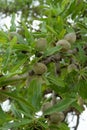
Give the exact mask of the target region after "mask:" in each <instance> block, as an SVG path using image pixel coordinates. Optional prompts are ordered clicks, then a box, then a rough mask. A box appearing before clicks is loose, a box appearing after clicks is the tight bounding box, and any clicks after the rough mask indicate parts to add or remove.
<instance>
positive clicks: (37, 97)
mask: <svg viewBox="0 0 87 130" xmlns="http://www.w3.org/2000/svg"><path fill="white" fill-rule="evenodd" d="M41 91H42V86H41V81H40V79H39V78H35V79H32V81H31V82H30V85H29V88H28V93H27V94H28V100H29V101H30V102H31V104H32V105H33V107H34V108H35V109H36V110H37V111H38V110H40V106H41V99H42V93H41Z"/></svg>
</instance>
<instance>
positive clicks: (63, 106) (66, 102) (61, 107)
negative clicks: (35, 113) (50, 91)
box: [44, 98, 76, 115]
mask: <svg viewBox="0 0 87 130" xmlns="http://www.w3.org/2000/svg"><path fill="white" fill-rule="evenodd" d="M75 100H76V99H73V98H65V99H62V100H61V101H60V102H58V103H57V104H56V105H54V106H53V107H51V108H49V109H47V110H46V111H45V113H44V115H48V114H51V113H54V112H60V111H64V110H66V109H67V108H68V107H69V106H70V105H71V104H72V103H73V102H75Z"/></svg>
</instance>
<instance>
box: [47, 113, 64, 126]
mask: <svg viewBox="0 0 87 130" xmlns="http://www.w3.org/2000/svg"><path fill="white" fill-rule="evenodd" d="M63 120H64V114H63V112H55V113H52V114H51V115H50V117H49V124H59V123H60V122H61V121H63Z"/></svg>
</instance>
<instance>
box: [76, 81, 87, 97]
mask: <svg viewBox="0 0 87 130" xmlns="http://www.w3.org/2000/svg"><path fill="white" fill-rule="evenodd" d="M76 87H77V88H78V93H79V95H81V97H82V98H83V99H84V98H85V99H86V98H87V81H85V80H80V81H79V82H78V83H77V84H76Z"/></svg>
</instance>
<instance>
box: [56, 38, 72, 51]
mask: <svg viewBox="0 0 87 130" xmlns="http://www.w3.org/2000/svg"><path fill="white" fill-rule="evenodd" d="M56 46H61V47H62V50H63V51H68V50H69V49H70V48H71V45H70V43H69V42H68V41H67V40H65V39H62V40H59V41H58V42H57V43H56Z"/></svg>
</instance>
